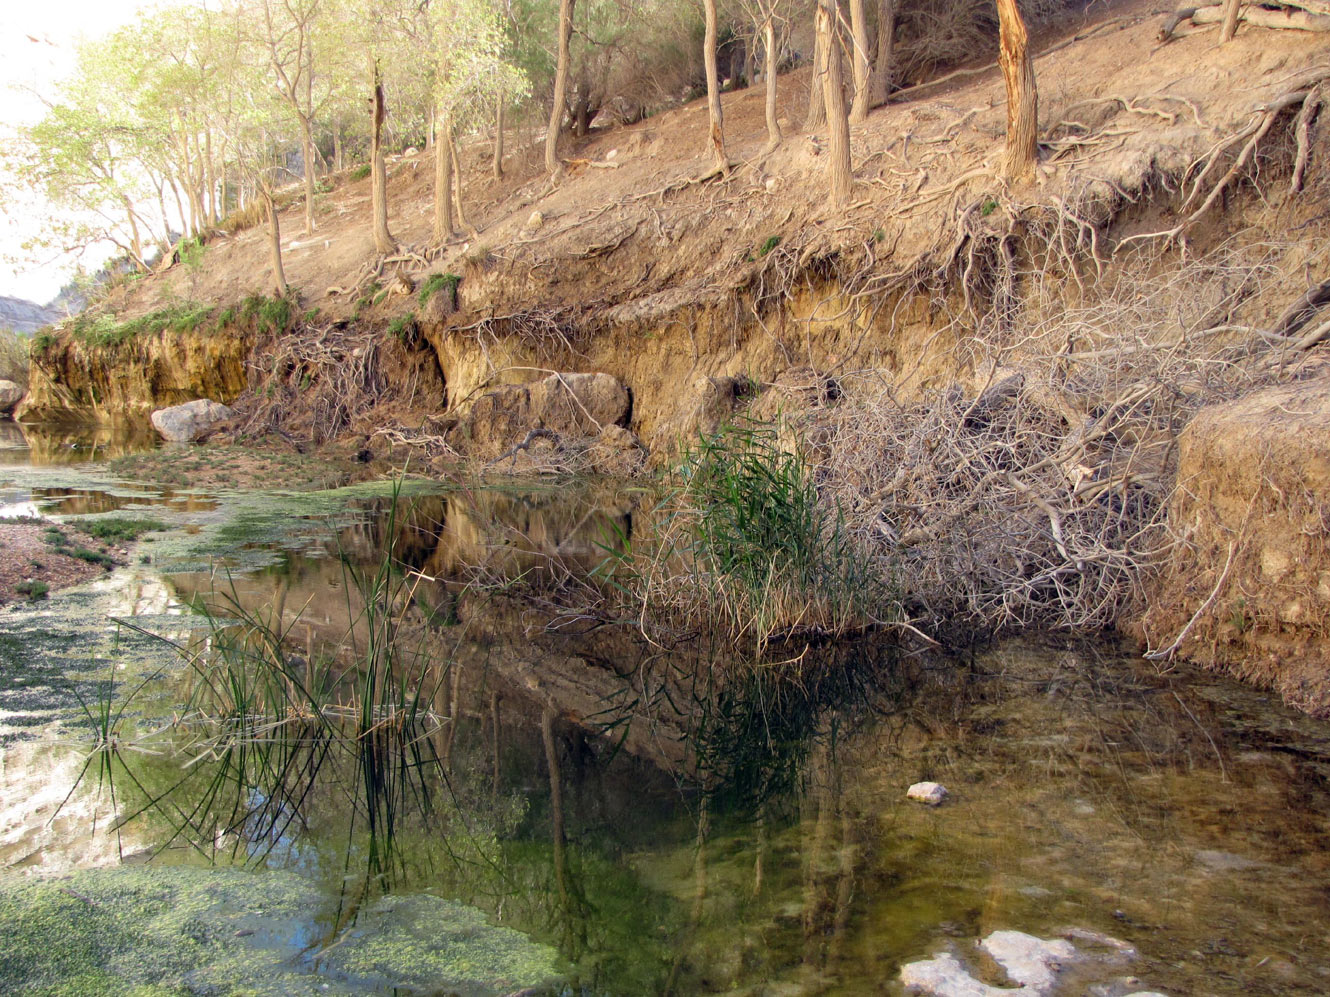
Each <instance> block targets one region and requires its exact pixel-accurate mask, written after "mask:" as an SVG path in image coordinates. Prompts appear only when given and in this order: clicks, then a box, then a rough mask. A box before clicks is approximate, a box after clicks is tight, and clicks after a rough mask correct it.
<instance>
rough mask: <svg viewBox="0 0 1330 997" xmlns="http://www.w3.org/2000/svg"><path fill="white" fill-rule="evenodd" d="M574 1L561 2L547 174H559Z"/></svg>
mask: <svg viewBox="0 0 1330 997" xmlns="http://www.w3.org/2000/svg"><path fill="white" fill-rule="evenodd" d="M573 3H574V0H559V61H558V64H557V66H556V67H555V71H554V106H553V107H551V108H550V127H549V131H547V132H546V133H545V172H546V173H550V174H557V173H558V172H559V128H560V127H561V126H562V125H563V108H564V104H566V103H567V101H568V63H569V59H570V56H569V49H570V48H571V47H572V41H573Z"/></svg>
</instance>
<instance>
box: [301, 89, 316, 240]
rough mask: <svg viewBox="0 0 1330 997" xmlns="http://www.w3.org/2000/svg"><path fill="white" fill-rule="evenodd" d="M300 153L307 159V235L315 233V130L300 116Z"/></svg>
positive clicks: (307, 120)
mask: <svg viewBox="0 0 1330 997" xmlns="http://www.w3.org/2000/svg"><path fill="white" fill-rule="evenodd" d="M300 155H301V156H302V157H303V158H304V160H305V235H313V234H314V130H313V128H311V127H310V123H309V118H307V117H305V116H304V115H303V114H302V115H301V116H300Z"/></svg>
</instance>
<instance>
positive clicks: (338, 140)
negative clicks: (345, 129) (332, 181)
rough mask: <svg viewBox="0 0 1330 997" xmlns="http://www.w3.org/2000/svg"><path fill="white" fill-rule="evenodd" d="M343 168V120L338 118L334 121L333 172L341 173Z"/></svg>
mask: <svg viewBox="0 0 1330 997" xmlns="http://www.w3.org/2000/svg"><path fill="white" fill-rule="evenodd" d="M342 167H343V163H342V119H341V117H336V118H334V119H333V170H334V171H336V172H337V173H341V172H342Z"/></svg>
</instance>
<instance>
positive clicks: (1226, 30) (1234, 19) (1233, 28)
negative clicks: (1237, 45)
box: [1219, 0, 1242, 44]
mask: <svg viewBox="0 0 1330 997" xmlns="http://www.w3.org/2000/svg"><path fill="white" fill-rule="evenodd" d="M1241 6H1242V0H1224V20H1223V23H1222V25H1221V26H1220V28H1219V41H1220V43H1221V44H1222V43H1224V42H1231V41H1232V40H1233V36H1234V35H1235V34H1237V33H1238V10H1239V9H1240V8H1241Z"/></svg>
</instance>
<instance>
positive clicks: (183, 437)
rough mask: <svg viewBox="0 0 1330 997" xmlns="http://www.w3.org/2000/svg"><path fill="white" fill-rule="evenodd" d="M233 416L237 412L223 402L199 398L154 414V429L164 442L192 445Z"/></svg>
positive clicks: (159, 410)
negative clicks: (191, 443)
mask: <svg viewBox="0 0 1330 997" xmlns="http://www.w3.org/2000/svg"><path fill="white" fill-rule="evenodd" d="M233 415H235V412H234V411H232V410H231V409H230V408H228V407H227V406H225V405H223V404H222V403H221V402H215V401H212V400H211V399H209V398H197V399H195V400H194V401H192V402H185V403H184V404H183V405H172V406H171V407H170V408H160V409H158V410H157V411H156V412H154V413H153V414H152V428H153V429H155V430H157V432H158V433H159V434H161V437H162V439H164V440H169V441H171V442H173V443H190V442H193V441H194V440H197V439H198V438H199V437H201V436H203V435H205V434H206V433H207V432H208V431H209V430H211V429H212V428H213V427H214V426H216V425H217V424H218V423H219V422H223V421H225V420H227V419H230V418H231V417H232V416H233Z"/></svg>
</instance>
